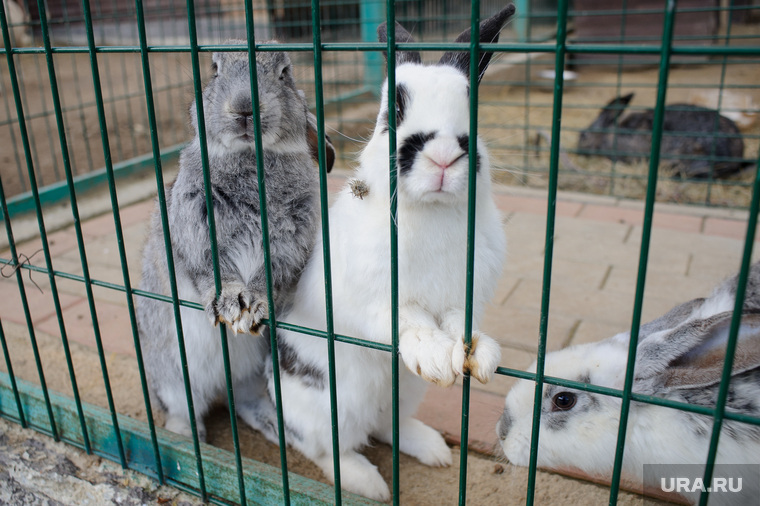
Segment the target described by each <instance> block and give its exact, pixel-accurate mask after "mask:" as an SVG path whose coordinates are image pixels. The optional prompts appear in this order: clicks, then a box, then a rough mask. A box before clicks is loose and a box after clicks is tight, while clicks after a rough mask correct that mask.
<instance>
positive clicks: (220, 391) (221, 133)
mask: <svg viewBox="0 0 760 506" xmlns="http://www.w3.org/2000/svg"><path fill="white" fill-rule="evenodd" d="M244 43H245V41H237V40H232V41H227V42H226V43H225V44H244ZM211 67H212V70H213V76H212V77H211V79H210V80H209V82H208V83H207V85H206V87H205V89H204V91H203V109H204V112H205V123H206V132H207V145H208V158H209V170H210V174H211V186H212V188H211V191H212V193H213V202H214V217H215V223H216V237H217V239H218V253H219V269H220V276H221V282H222V287H221V293H220V295H219V297H216V292H215V282H214V272H213V265H212V256H211V247H210V241H209V227H208V221H207V208H206V196H205V190H204V184H203V173H202V163H201V146H200V138H199V135H198V131H199V128H198V121H197V114H196V106H195V103H194V102H193V104H192V105H191V107H190V118H191V122H192V125H193V128H194V130H195V138H194V139H193V140H192V141H191V142H190V144H188V145H187V146H186V147H185V148H184V149H183V150H182V153H181V155H180V161H179V174H178V175H177V179H176V180H175V181H174V183H173V184H171V185H170V186H168V187H167V188H166V205H167V211H168V217H169V229H170V231H171V239H172V252H173V256H174V266H175V273H176V276H177V288H178V291H179V297H180V298H181V299H186V300H190V301H197V302H200V303H201V304H202V305H203V306H204V307H205V314H204V312H201V311H197V310H193V309H190V308H186V307H182V308H181V317H182V329H183V334H184V338H185V349H186V352H187V362H188V369H189V373H190V381H191V387H192V394H193V401H194V409H195V417H196V423H197V426H198V432H199V435H200V437H201V438H205V428H204V424H203V416H204V415H205V414H206V413H207V412H208V410H209V408H210V407H211V406H212V405H213V404H214V403H216V402H217V401H226V394H225V392H226V383H225V375H224V366H223V362H222V349H221V341H220V336H219V331H218V329H215V328H214V327H215V326H216V324H217V323H220V322H221V323H226V324H227V325H229V328H230V329H231V330H232V331H233V332H234V333H235V334H238V333H242V334H244V335H243V336H239V337H231V338H230V339H229V351H230V353H229V355H230V364H231V374H232V381H233V388H234V393H235V399H236V410H237V414H238V415H240V416H241V417H242V418H243V420H244V421H246V422H247V423H248V424H249V425H251V426H252V427H254V428H256V429H259V430H261V431H262V432H263V433H264V434H265V435H266V436H267V437H268V438H269V439H271V440H273V441H276V430H275V426H274V421H275V415H274V408H273V406H272V405H271V401H269V399H268V397H267V394H266V381H265V380H264V379H262V378H260V376H261V375H262V374H263V364H264V358H265V356H266V354H267V353H268V351H269V344H268V342H267V341H266V340H265V339H263V338H261V337H253V336H250V335H247V334H248V333H249V332H250V333H253V334H257V333H258V332H259V331H260V330H261V328H260V322H261V319H262V318H265V317H267V315H268V305H267V297H266V280H265V271H264V258H263V251H262V248H263V243H262V233H261V213H260V208H259V195H258V180H257V171H256V153H255V147H254V140H255V135H254V125H253V110H252V102H251V81H250V74H249V69H250V67H249V59H248V53H246V52H218V53H214V54H213V56H212V65H211ZM256 72H257V78H258V85H259V102H260V105H261V107H260V118H261V137H262V145H263V166H264V170H265V173H266V192H267V204H268V205H267V210H268V223H269V238H270V248H271V249H270V251H271V262H272V280H273V291H274V294H273V295H274V301H275V306H276V309H277V310H278V311H280V310H281V309H283V308H284V307H285V306H286V305H287V304H288V301H289V299H290V296H291V292H292V291H293V289H294V287H295V285H296V282H297V281H298V278H299V276H300V274H301V271H302V269H303V267H304V265H305V264H306V259H307V258H308V256H309V253H310V251H311V249H312V247H313V245H314V241H315V237H316V235H315V234H316V230H317V227H318V215H319V199H318V193H319V190H318V184H317V178H318V172H317V170H316V168H315V166H314V154H315V153H316V146H315V143H316V140H317V134H316V121H315V118H314V117H313V115H311V113H309V111H308V108H307V104H306V100H305V98H304V95H303V93H302V92H300V91H299V90H298V89H296V84H295V81H294V79H293V76H292V66H291V62H290V58H289V57H288V55H287V54H286V53H283V52H266V53H263V52H260V53H257V55H256ZM325 144H326V147H327V151H328V154H329V155H330V156H328V157H327V159H328V160H327V168H328V170H329V168H330V166H331V163H332V160H333V159H334V152H333V151H332V145H331V144H330V142H329V139H326V143H325ZM163 237H164V236H163V229H162V226H161V220H160V216H159V213H158V210H156V211H154V214H153V219H152V224H151V230H150V233H149V237H148V240H147V243H146V245H145V250H144V253H143V276H142V285H141V288H142V289H143V290H147V291H150V292H156V293H160V294H167V295H168V294H170V287H169V273H168V270H167V259H166V251H165V246H164V238H163ZM137 319H138V326H139V330H140V341H141V344H142V347H143V353H144V356H145V366H146V370H147V373H148V379H149V383H150V387H151V393H152V396H153V398H154V399H157V400H158V401H159V402H160V404H161V406H163V407H164V408H165V409H166V411H167V421H166V428H167V429H169V430H172V431H174V432H177V433H180V434H185V435H189V434H190V425H189V417H188V406H187V400H186V395H185V388H184V382H183V375H182V369H181V364H180V353H179V348H178V344H177V335H176V325H175V322H174V312H173V307H172V305H171V304H168V303H165V302H160V301H156V300H153V299H150V298H145V297H140V298H139V299H138V305H137Z"/></svg>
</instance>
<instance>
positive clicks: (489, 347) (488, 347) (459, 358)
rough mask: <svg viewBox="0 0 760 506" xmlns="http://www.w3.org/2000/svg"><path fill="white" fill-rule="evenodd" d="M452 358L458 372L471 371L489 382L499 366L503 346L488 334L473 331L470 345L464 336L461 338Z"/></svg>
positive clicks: (473, 374) (482, 380) (478, 378)
mask: <svg viewBox="0 0 760 506" xmlns="http://www.w3.org/2000/svg"><path fill="white" fill-rule="evenodd" d="M451 360H452V367H453V368H454V370H456V371H457V372H458V373H460V374H462V373H469V374H470V375H472V376H473V377H475V379H477V380H478V381H480V382H481V383H488V382H489V381H491V378H493V374H494V372H496V368H497V367H498V366H499V361H500V360H501V347H500V346H499V344H498V343H497V342H496V341H494V340H493V339H491V338H490V337H488V336H487V335H485V334H482V333H480V332H477V331H476V332H473V333H472V342H471V343H470V345H469V346H468V345H467V344H466V343H465V342H464V337H461V338H460V339H459V342H458V343H457V346H455V347H454V352H453V354H452V357H451Z"/></svg>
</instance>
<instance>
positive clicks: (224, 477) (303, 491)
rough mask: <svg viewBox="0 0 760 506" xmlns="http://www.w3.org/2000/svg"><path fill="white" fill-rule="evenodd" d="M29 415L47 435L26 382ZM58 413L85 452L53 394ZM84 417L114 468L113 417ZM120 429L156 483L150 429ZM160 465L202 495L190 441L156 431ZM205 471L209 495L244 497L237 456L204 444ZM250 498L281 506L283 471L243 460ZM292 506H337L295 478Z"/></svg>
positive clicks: (67, 435) (4, 392)
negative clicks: (238, 473)
mask: <svg viewBox="0 0 760 506" xmlns="http://www.w3.org/2000/svg"><path fill="white" fill-rule="evenodd" d="M16 382H17V385H18V389H19V395H20V397H21V403H22V406H23V409H24V414H25V415H26V419H27V421H28V422H29V425H30V426H31V427H32V428H35V429H37V428H38V427H39V429H38V430H39V431H40V432H45V429H44V427H46V423H47V411H46V409H45V403H44V400H43V397H42V392H41V391H40V388H39V387H38V386H37V385H35V384H33V383H29V382H27V381H23V380H20V379H16ZM50 400H51V403H52V405H53V413H54V416H55V419H56V423H57V425H58V427H59V433H60V435H61V439H62V440H63V441H65V442H67V443H70V444H73V445H76V446H78V447H80V448H81V447H82V446H83V438H82V434H81V432H80V431H81V428H80V427H81V425H80V423H79V418H78V416H77V410H76V406H75V404H74V401H73V400H72V399H71V398H69V397H67V396H64V395H61V394H58V393H56V392H52V391H51V392H50ZM83 411H84V417H85V421H86V425H87V431H88V435H89V437H90V443H91V445H92V448H93V451H94V453H96V454H98V455H100V456H102V457H105V458H107V459H109V460H113V461H115V462H118V461H119V458H118V451H117V447H116V439H115V436H114V432H113V428H112V426H111V414H110V413H109V412H108V411H107V410H105V409H103V408H100V407H98V406H94V405H91V404H86V403H84V404H83ZM0 414H2V415H4V416H7V417H10V418H18V411H17V409H16V402H15V399H14V396H13V390H12V389H11V385H10V380H9V377H8V375H7V374H5V373H0ZM118 417H119V428H120V429H121V434H122V438H123V442H124V449H125V452H126V455H127V463H128V467H129V468H130V469H133V470H135V471H138V472H141V473H144V474H147V475H148V476H153V477H155V475H156V473H155V468H156V464H155V458H154V453H153V446H152V444H151V439H150V432H149V430H148V424H147V423H145V422H141V421H138V420H134V419H133V418H130V417H127V416H123V415H118ZM156 430H157V433H158V442H159V452H160V454H161V464H162V466H163V470H164V474H165V476H166V477H167V481H168V482H169V483H172V484H175V483H176V484H179V485H180V488H182V489H183V490H187V491H190V492H191V493H198V492H197V474H196V465H195V452H194V450H193V443H192V441H190V440H189V439H187V438H184V437H182V436H179V435H177V434H174V433H172V432H169V431H166V430H164V429H158V428H157V429H156ZM201 454H202V459H203V471H204V474H205V478H206V487H207V489H208V492H209V494H210V495H212V496H215V497H216V498H218V499H220V500H221V501H225V502H237V501H238V495H239V488H238V481H237V474H236V468H235V456H234V454H232V453H231V452H228V451H226V450H222V449H220V448H216V447H214V446H211V445H207V444H204V443H201ZM243 473H244V475H245V483H246V498H247V499H248V501H249V502H251V503H255V504H282V488H281V487H282V474H281V472H280V469H279V468H275V467H272V466H269V465H267V464H263V463H261V462H257V461H255V460H252V459H249V458H245V457H243ZM288 477H289V480H290V499H291V503H292V504H303V505H312V504H323V505H328V504H333V502H334V498H335V492H334V488H333V487H332V486H330V485H325V484H324V483H320V482H317V481H314V480H310V479H308V478H304V477H302V476H299V475H297V474H294V473H288ZM343 500H344V502H345V503H346V504H379V503H377V502H374V501H371V500H369V499H366V498H364V497H361V496H358V495H354V494H350V493H347V492H344V493H343Z"/></svg>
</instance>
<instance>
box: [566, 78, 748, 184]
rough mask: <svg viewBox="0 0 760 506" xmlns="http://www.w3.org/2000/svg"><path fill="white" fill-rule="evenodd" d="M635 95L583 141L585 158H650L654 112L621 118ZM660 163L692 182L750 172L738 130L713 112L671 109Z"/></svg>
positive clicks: (610, 109) (612, 106)
mask: <svg viewBox="0 0 760 506" xmlns="http://www.w3.org/2000/svg"><path fill="white" fill-rule="evenodd" d="M632 98H633V93H629V94H628V95H625V96H623V97H617V98H615V99H614V100H612V101H611V102H610V103H609V104H607V105H606V106H605V107H604V109H602V112H601V113H599V116H598V117H597V118H596V119H595V120H594V121H593V122H592V123H591V125H589V126H588V127H587V128H586V129H585V130H583V131H582V132H581V134H580V137H579V138H578V151H579V153H580V154H583V155H598V156H605V157H607V158H609V159H611V160H620V161H622V162H625V163H630V162H633V161H635V160H645V159H647V158H649V154H650V151H651V147H652V125H653V123H654V110H653V109H647V110H645V111H641V112H633V113H629V114H627V115H626V116H624V117H622V118H621V117H620V116H621V115H622V114H623V111H624V110H625V108H626V107H627V106H628V103H629V102H630V101H631V99H632ZM662 130H663V135H662V144H661V145H660V158H661V159H660V161H661V163H663V164H665V165H669V166H672V167H673V169H674V170H675V175H681V176H683V177H688V178H704V177H725V176H729V175H731V174H733V173H735V172H738V171H740V170H741V169H743V168H745V167H746V166H747V164H748V162H746V161H744V160H743V159H742V157H743V156H744V141H743V140H742V137H741V134H740V133H739V128H738V127H737V126H736V124H735V123H734V122H733V121H731V120H730V119H728V118H726V117H725V116H722V115H721V114H720V113H718V111H716V110H714V109H707V108H705V107H700V106H698V105H690V104H670V105H668V106H667V107H666V108H665V117H664V119H663V126H662Z"/></svg>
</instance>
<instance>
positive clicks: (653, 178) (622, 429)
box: [610, 0, 676, 504]
mask: <svg viewBox="0 0 760 506" xmlns="http://www.w3.org/2000/svg"><path fill="white" fill-rule="evenodd" d="M675 16H676V1H675V0H668V2H667V5H666V6H665V20H664V22H663V30H662V32H663V33H662V40H661V45H660V48H659V49H660V66H659V71H658V83H657V101H656V103H655V109H654V119H653V123H652V149H651V152H650V158H649V173H648V185H647V198H646V202H645V204H644V223H643V226H642V229H643V230H642V233H641V249H640V253H639V269H638V274H637V278H636V295H635V298H634V306H633V316H632V323H631V337H630V342H629V343H628V362H627V365H626V374H625V383H624V386H623V397H622V402H621V407H620V423H619V425H618V438H617V447H616V451H615V463H614V465H613V469H612V482H611V484H610V504H615V503H617V497H618V492H619V491H620V490H619V489H620V477H621V472H622V468H623V454H624V452H625V437H626V432H627V429H628V413H629V410H630V406H631V390H632V388H633V374H634V366H635V361H636V345H637V344H638V339H639V328H640V324H641V311H642V309H641V308H642V305H643V302H644V286H645V282H646V274H647V263H648V260H649V243H650V239H651V235H652V217H653V214H654V201H655V196H656V194H657V193H656V192H657V169H658V166H659V164H660V146H661V142H662V133H663V123H664V119H665V97H666V95H667V90H668V76H669V72H670V56H671V54H672V46H673V28H674V25H675Z"/></svg>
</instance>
